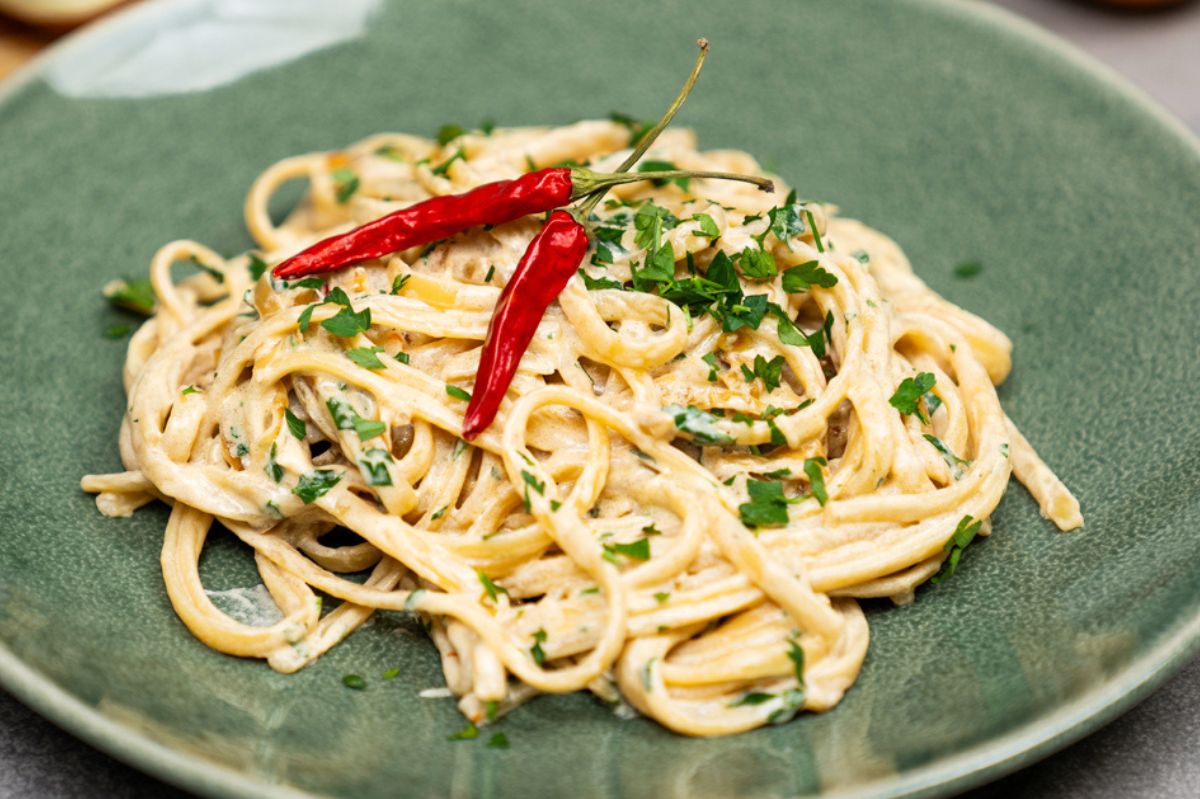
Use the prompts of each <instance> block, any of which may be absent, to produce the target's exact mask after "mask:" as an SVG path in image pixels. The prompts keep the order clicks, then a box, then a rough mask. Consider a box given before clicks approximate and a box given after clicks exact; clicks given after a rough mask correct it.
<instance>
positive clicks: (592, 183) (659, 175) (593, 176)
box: [571, 167, 775, 200]
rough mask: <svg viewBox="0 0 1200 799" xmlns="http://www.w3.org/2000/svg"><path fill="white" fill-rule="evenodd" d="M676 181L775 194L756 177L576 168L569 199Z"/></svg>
mask: <svg viewBox="0 0 1200 799" xmlns="http://www.w3.org/2000/svg"><path fill="white" fill-rule="evenodd" d="M676 178H709V179H712V180H736V181H740V182H742V183H753V184H754V185H755V186H757V187H758V188H759V189H760V190H762V191H765V192H772V191H775V184H774V183H773V182H772V181H771V180H770V179H769V178H764V177H759V176H757V175H742V174H738V173H736V172H710V171H704V170H689V169H668V170H663V171H661V172H614V173H605V172H592V171H591V170H590V169H581V168H579V167H576V168H574V169H572V170H571V184H572V185H573V186H574V189H573V190H572V191H571V199H572V200H578V199H580V198H581V197H587V196H589V195H591V194H593V193H595V192H598V191H599V192H604V191H608V189H610V188H612V187H613V186H619V185H621V184H623V183H637V182H639V181H643V180H674V179H676Z"/></svg>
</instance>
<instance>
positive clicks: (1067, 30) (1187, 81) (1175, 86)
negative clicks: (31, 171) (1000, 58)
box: [0, 0, 1200, 795]
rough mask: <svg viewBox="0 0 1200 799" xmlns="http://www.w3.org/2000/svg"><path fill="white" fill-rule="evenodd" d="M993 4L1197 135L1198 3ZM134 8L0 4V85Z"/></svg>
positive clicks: (1073, 0) (23, 0) (1083, 0)
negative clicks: (71, 35)
mask: <svg viewBox="0 0 1200 799" xmlns="http://www.w3.org/2000/svg"><path fill="white" fill-rule="evenodd" d="M975 1H976V2H985V0H975ZM991 1H992V3H993V4H994V5H998V6H1001V7H1004V8H1007V9H1009V10H1010V11H1013V12H1014V13H1016V14H1018V15H1020V16H1022V17H1025V18H1026V19H1029V20H1031V21H1033V22H1034V23H1036V24H1038V25H1040V26H1041V27H1043V28H1046V29H1047V30H1050V31H1053V32H1054V33H1057V34H1058V35H1060V36H1062V37H1063V38H1064V39H1067V40H1068V41H1071V42H1073V43H1074V44H1075V45H1077V46H1078V47H1080V48H1081V49H1083V50H1084V51H1086V52H1088V53H1090V54H1091V55H1093V56H1095V57H1096V58H1097V59H1098V60H1100V61H1102V62H1104V63H1105V64H1107V65H1108V66H1109V67H1111V68H1112V69H1114V70H1115V71H1116V72H1119V73H1120V74H1122V75H1124V76H1125V77H1126V78H1127V79H1128V80H1129V81H1131V82H1132V83H1133V84H1135V85H1136V86H1138V87H1139V88H1141V89H1142V90H1144V91H1145V92H1146V93H1148V94H1149V95H1150V96H1152V97H1154V98H1155V99H1156V100H1158V101H1159V102H1160V103H1161V104H1162V105H1163V106H1165V107H1166V108H1167V110H1168V111H1170V112H1171V113H1173V114H1174V115H1175V116H1176V117H1178V118H1180V119H1182V120H1183V122H1184V123H1185V124H1186V125H1187V126H1188V127H1190V128H1191V129H1192V130H1193V131H1198V132H1200V2H1194V1H1190V0H991ZM136 2H138V0H116V1H115V2H114V0H0V79H3V78H4V77H5V76H6V75H8V74H10V73H12V72H13V71H14V70H16V69H18V68H19V67H20V66H21V65H22V64H24V63H25V62H26V61H28V60H29V59H31V58H33V57H34V56H35V55H36V54H37V53H38V52H39V51H40V50H42V49H44V48H46V47H47V46H49V45H50V44H52V43H53V42H54V41H55V40H56V39H58V38H59V37H61V36H63V35H65V34H66V33H68V32H70V31H71V30H73V29H75V28H77V27H80V26H83V25H87V24H90V23H91V22H93V21H94V20H96V19H98V18H100V17H102V16H103V15H104V14H106V13H110V12H111V11H112V10H113V9H116V8H119V7H122V6H127V5H133V4H134V3H136ZM1198 795H1200V791H1198Z"/></svg>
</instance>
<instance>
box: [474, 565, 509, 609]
mask: <svg viewBox="0 0 1200 799" xmlns="http://www.w3.org/2000/svg"><path fill="white" fill-rule="evenodd" d="M476 573H477V574H478V575H479V582H480V583H482V584H483V590H484V592H485V593H486V594H487V596H488V599H490V600H492V601H493V602H495V601H497V599H499V597H500V594H505V595H507V594H508V589H507V588H505V587H503V586H500V585H496V584H495V583H493V582H492V580H491V578H490V577H488V576H487V575H486V574H484V572H483V570H482V569H481V570H479V571H478V572H476Z"/></svg>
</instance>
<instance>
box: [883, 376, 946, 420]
mask: <svg viewBox="0 0 1200 799" xmlns="http://www.w3.org/2000/svg"><path fill="white" fill-rule="evenodd" d="M936 383H937V378H935V377H934V376H933V374H932V373H930V372H920V373H919V374H917V376H916V377H915V378H914V377H906V378H904V380H902V381H901V382H900V385H899V386H898V387H897V388H896V393H895V394H893V395H892V398H891V399H889V400H888V403H889V404H890V405H891V406H892V407H893V408H895V409H896V410H898V411H900V415H901V416H908V415H910V414H915V415H916V417H917V418H918V419H920V420H921V421H922V422H923V423H925V424H929V417H927V416H926V415H925V412H924V411H923V410H922V409H921V405H920V402H921V398H922V397H923V396H924V395H925V394H926V393H927V392H928V391H929V390H930V389H932V388H933V387H934V385H935V384H936Z"/></svg>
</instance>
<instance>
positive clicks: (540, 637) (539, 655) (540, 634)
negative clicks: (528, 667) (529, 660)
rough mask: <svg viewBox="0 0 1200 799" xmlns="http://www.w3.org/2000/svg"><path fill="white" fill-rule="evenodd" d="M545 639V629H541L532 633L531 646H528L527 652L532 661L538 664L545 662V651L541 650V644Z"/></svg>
mask: <svg viewBox="0 0 1200 799" xmlns="http://www.w3.org/2000/svg"><path fill="white" fill-rule="evenodd" d="M545 641H546V631H545V630H543V629H541V628H540V627H539V628H538V630H537V631H536V632H535V633H534V634H533V646H531V647H529V654H530V655H532V656H533V662H534V663H536V664H538V665H539V666H540V665H542V664H543V663H545V662H546V653H545V652H544V651H542V644H543V643H545Z"/></svg>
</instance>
